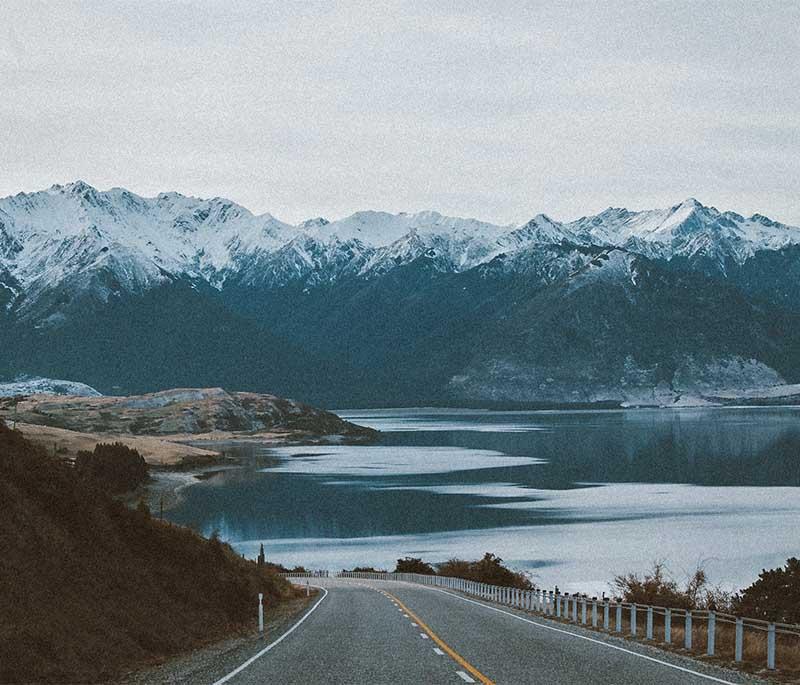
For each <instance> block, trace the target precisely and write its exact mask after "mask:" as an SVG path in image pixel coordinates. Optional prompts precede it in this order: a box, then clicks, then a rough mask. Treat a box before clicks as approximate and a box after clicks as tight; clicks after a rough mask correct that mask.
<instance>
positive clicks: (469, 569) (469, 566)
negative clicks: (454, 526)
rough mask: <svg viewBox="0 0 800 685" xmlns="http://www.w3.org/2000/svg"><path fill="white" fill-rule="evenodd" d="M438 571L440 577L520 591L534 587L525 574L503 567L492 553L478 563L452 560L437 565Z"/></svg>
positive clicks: (498, 558) (499, 559) (501, 561)
mask: <svg viewBox="0 0 800 685" xmlns="http://www.w3.org/2000/svg"><path fill="white" fill-rule="evenodd" d="M436 570H437V572H438V573H439V575H440V576H450V577H455V578H465V579H466V580H472V581H475V582H477V583H487V584H489V585H500V586H504V587H515V588H519V589H520V590H531V589H533V587H534V586H533V583H531V581H530V580H529V578H528V577H527V576H526V575H525V574H524V573H522V572H520V571H512V570H511V569H509V568H507V567H505V566H503V560H502V559H501V558H500V557H498V556H495V555H494V554H492V553H490V552H487V553H486V554H484V555H483V558H482V559H479V560H478V561H464V560H463V559H450V560H449V561H445V562H444V563H442V564H437V566H436Z"/></svg>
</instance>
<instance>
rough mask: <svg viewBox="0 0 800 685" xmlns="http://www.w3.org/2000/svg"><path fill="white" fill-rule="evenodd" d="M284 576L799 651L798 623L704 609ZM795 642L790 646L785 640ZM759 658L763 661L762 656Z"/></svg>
mask: <svg viewBox="0 0 800 685" xmlns="http://www.w3.org/2000/svg"><path fill="white" fill-rule="evenodd" d="M281 575H282V576H284V577H286V578H329V577H336V578H357V579H361V580H384V581H403V582H407V583H416V584H418V585H430V586H435V587H440V588H444V589H448V590H453V591H455V592H462V593H464V594H467V595H471V596H473V597H478V598H480V599H484V600H487V601H490V602H495V603H498V604H503V605H506V606H509V607H512V608H516V609H522V610H524V611H530V612H533V613H538V614H541V615H542V616H547V617H549V618H554V619H557V620H562V621H566V622H570V623H575V624H578V625H582V626H585V627H587V628H589V627H591V628H593V629H595V630H598V631H605V632H607V633H611V634H618V635H627V636H630V637H632V638H638V639H641V638H643V639H645V640H648V641H659V642H661V643H662V644H666V645H675V646H678V647H680V646H683V648H684V649H685V650H687V651H689V652H692V651H694V652H697V651H702V653H704V654H705V655H706V656H710V657H713V656H721V657H725V656H727V657H730V658H732V660H733V661H734V662H736V663H742V662H744V661H751V662H756V661H761V660H763V659H764V657H765V656H766V666H767V668H768V669H769V670H775V669H776V668H777V654H778V647H779V644H780V643H782V645H781V646H782V647H784V648H792V647H793V648H794V650H795V651H800V625H792V624H787V623H776V622H770V621H763V620H761V619H757V618H747V617H743V616H734V615H733V614H726V613H722V612H717V611H710V610H705V609H703V610H698V609H682V608H675V607H662V606H649V605H642V604H632V603H628V602H621V601H616V600H614V599H611V598H606V597H601V598H598V597H589V596H587V595H581V594H569V593H566V592H564V593H562V592H559V591H558V590H543V589H541V588H537V589H534V590H520V589H517V588H511V587H504V586H498V585H488V584H486V583H478V582H476V581H472V580H466V579H464V578H454V577H449V576H428V575H422V574H418V573H366V572H357V571H341V572H338V573H335V574H330V573H329V572H328V571H313V572H309V573H284V574H281ZM793 640H796V641H797V642H796V643H795V644H794V645H792V644H791V642H792V641H793ZM762 663H763V661H762Z"/></svg>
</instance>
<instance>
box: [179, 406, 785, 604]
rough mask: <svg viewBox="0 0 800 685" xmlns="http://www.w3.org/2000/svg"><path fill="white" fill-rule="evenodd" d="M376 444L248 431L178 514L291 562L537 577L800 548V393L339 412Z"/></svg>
mask: <svg viewBox="0 0 800 685" xmlns="http://www.w3.org/2000/svg"><path fill="white" fill-rule="evenodd" d="M339 413H340V415H341V416H343V417H344V418H347V419H349V420H351V421H354V422H356V423H360V424H362V425H368V426H372V427H374V428H377V429H379V430H381V431H382V432H383V434H382V439H381V441H380V442H379V443H378V444H377V445H372V446H352V447H351V446H340V445H337V446H331V447H292V448H280V449H265V448H259V447H254V446H246V447H234V446H226V449H229V450H237V451H238V453H239V454H240V455H241V456H243V458H244V466H243V467H242V468H238V469H231V470H228V471H225V472H223V473H219V474H217V475H215V476H213V477H211V478H209V479H208V480H205V481H203V482H200V483H198V484H197V485H194V486H192V487H191V488H189V489H188V490H187V491H186V493H185V494H186V498H185V500H184V501H183V502H182V504H181V505H180V506H178V507H177V508H176V509H174V510H172V511H170V512H169V516H170V518H171V519H172V520H174V521H176V522H179V523H182V524H186V525H190V526H192V527H194V528H196V529H197V530H199V531H201V532H203V533H205V534H210V533H211V532H212V531H213V530H218V531H219V532H220V534H221V536H222V537H223V538H224V539H226V540H228V541H229V542H231V544H233V546H234V547H235V548H236V549H237V550H239V551H241V552H243V553H245V554H246V555H248V556H255V555H256V553H257V551H258V546H259V544H260V543H261V542H263V543H264V546H265V548H266V550H267V556H268V557H269V558H270V559H272V560H274V561H277V562H281V563H283V564H286V565H295V564H302V565H305V566H307V567H312V568H329V569H339V568H344V567H352V566H354V565H371V566H373V565H374V566H379V567H383V568H389V569H391V568H393V566H394V561H395V560H396V559H397V558H398V557H401V556H407V555H412V556H421V557H423V558H425V559H426V560H430V561H441V560H444V559H447V558H450V557H453V556H458V557H464V558H476V557H478V556H480V555H482V554H483V553H484V552H487V551H491V552H494V553H497V554H499V555H500V556H502V557H503V558H504V559H505V560H506V561H507V562H508V563H509V564H511V565H512V566H515V567H517V568H521V569H525V570H527V571H530V572H531V573H532V574H533V575H534V577H535V579H536V581H537V582H539V583H542V584H544V585H554V584H558V585H559V586H560V587H561V588H563V589H566V590H570V589H582V590H586V591H598V592H599V591H602V590H607V589H608V586H607V583H608V581H610V580H611V578H612V577H613V575H614V574H615V573H620V572H627V571H636V570H644V569H645V568H647V567H649V566H650V565H651V564H652V562H653V561H654V560H661V561H665V562H666V564H667V566H668V568H669V569H670V570H671V571H672V573H673V574H674V575H675V576H676V577H678V578H679V579H680V578H682V577H683V576H685V575H686V574H688V573H690V572H691V571H692V570H693V569H694V568H695V567H696V566H697V565H698V564H701V565H703V566H704V567H705V568H706V570H707V571H708V572H709V574H710V576H711V579H712V581H713V582H715V583H719V584H720V585H723V586H725V587H728V588H730V587H737V586H743V585H747V584H749V583H750V582H752V581H753V580H754V579H755V578H756V576H757V574H758V572H759V571H760V569H761V568H763V567H774V566H778V565H781V564H782V563H783V562H784V561H785V559H786V558H787V557H789V556H793V555H799V554H800V532H798V523H799V522H800V408H788V407H769V408H741V409H739V408H725V409H678V410H643V409H637V410H620V411H538V412H489V411H473V410H443V409H394V410H364V411H341V412H339Z"/></svg>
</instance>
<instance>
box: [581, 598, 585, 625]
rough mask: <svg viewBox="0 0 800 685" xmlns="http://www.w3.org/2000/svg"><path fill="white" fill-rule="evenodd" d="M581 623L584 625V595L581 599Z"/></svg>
mask: <svg viewBox="0 0 800 685" xmlns="http://www.w3.org/2000/svg"><path fill="white" fill-rule="evenodd" d="M581 623H582V624H583V625H586V597H583V598H582V599H581Z"/></svg>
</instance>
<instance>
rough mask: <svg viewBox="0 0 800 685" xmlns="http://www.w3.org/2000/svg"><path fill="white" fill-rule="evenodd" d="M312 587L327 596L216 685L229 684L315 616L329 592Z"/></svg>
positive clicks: (322, 588) (321, 598)
mask: <svg viewBox="0 0 800 685" xmlns="http://www.w3.org/2000/svg"><path fill="white" fill-rule="evenodd" d="M310 587H313V588H316V589H318V590H322V591H323V592H324V593H325V594H324V595H322V597H320V598H319V599H318V600H317V603H316V604H315V605H314V606H313V607H311V608H310V609H309V610H308V611H307V612H306V613H305V614H303V617H302V618H301V619H300V620H299V621H298V622H297V623H295V624H294V625H293V626H292V627H291V628H289V630H287V631H286V632H285V633H284V634H283V635H281V636H280V637H279V638H278V639H277V640H274V641H273V642H270V643H269V644H268V645H267V646H266V647H264V649H262V650H261V651H260V652H259V653H258V654H256V655H255V656H251V657H250V658H249V659H248V660H247V661H245V662H244V663H243V664H242V665H241V666H239V667H237V668H234V669H233V670H232V671H231V672H230V673H228V675H226V676H223V677H222V678H220V679H219V680H217V681H216V682H215V683H214V685H222V683H227V682H228V681H229V680H230V679H231V678H233V677H234V676H236V675H238V674H239V673H241V672H242V671H244V669H246V668H247V667H248V666H249V665H250V664H252V663H253V662H254V661H256V659H260V658H261V657H262V656H264V655H265V654H266V653H267V652H268V651H269V650H271V649H272V648H273V647H275V646H277V645H279V644H280V643H281V642H283V641H284V640H285V639H286V638H287V637H289V636H290V635H291V634H292V633H293V632H294V631H295V630H297V629H298V628H299V627H300V626H301V625H302V624H303V621H305V620H306V619H307V618H308V617H309V616H311V614H313V613H314V611H315V610H316V608H317V607H318V606H319V605H320V604H322V602H323V601H324V600H325V598H326V597H327V596H328V591H327V590H326V589H325V588H324V587H320V586H319V585H311V586H310Z"/></svg>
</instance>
